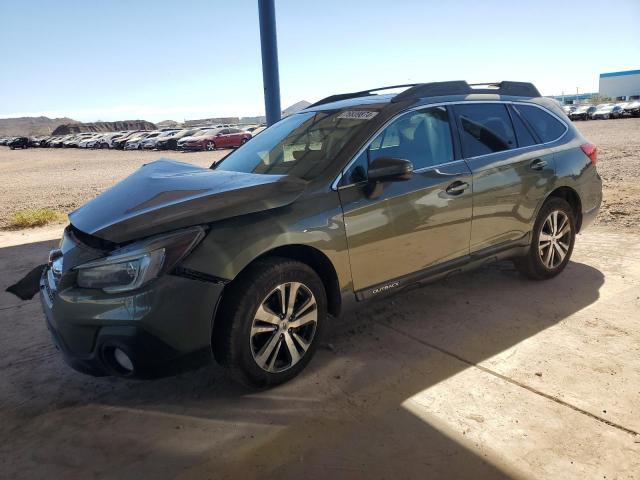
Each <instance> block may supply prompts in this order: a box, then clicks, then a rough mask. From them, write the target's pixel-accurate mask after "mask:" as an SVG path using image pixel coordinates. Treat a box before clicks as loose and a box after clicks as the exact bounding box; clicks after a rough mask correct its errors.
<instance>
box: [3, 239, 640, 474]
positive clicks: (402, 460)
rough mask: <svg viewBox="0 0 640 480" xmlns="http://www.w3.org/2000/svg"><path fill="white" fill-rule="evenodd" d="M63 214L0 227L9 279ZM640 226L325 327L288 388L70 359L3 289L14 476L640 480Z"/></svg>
mask: <svg viewBox="0 0 640 480" xmlns="http://www.w3.org/2000/svg"><path fill="white" fill-rule="evenodd" d="M59 235H60V227H57V228H51V227H49V228H45V229H36V230H29V231H20V232H0V271H2V272H4V275H3V276H2V277H0V289H1V290H4V288H5V287H6V285H8V284H9V283H11V282H13V281H14V280H15V279H17V278H20V277H21V276H22V275H24V274H25V273H26V272H27V271H29V270H30V269H31V268H32V267H33V266H34V265H36V264H37V263H40V262H42V261H44V259H45V258H46V255H47V252H48V250H49V249H50V248H52V247H53V246H54V245H55V244H56V243H57V238H58V237H59ZM638 258H640V235H638V234H637V233H632V232H630V231H629V230H626V229H625V230H620V231H618V232H612V231H611V229H609V228H603V227H599V228H592V229H587V230H585V232H584V233H583V234H581V235H580V236H579V237H578V240H577V243H576V248H575V250H574V255H573V259H572V262H571V263H570V264H569V265H568V267H567V269H566V271H565V272H563V274H562V275H561V276H559V277H557V278H556V279H553V280H551V281H548V282H531V281H527V280H525V279H523V278H522V277H521V276H520V275H518V274H517V273H516V272H515V271H514V269H513V267H512V266H511V264H509V263H500V264H496V265H493V266H488V267H485V268H483V269H481V270H478V271H475V272H472V273H470V274H466V275H460V276H457V277H453V278H450V279H448V280H446V281H441V282H438V283H435V284H432V285H429V286H426V287H424V288H419V289H414V290H411V291H407V292H403V293H399V294H397V295H396V296H394V297H392V298H389V299H385V300H381V301H378V302H376V303H372V304H370V305H368V306H365V307H364V308H363V310H361V311H360V312H358V313H357V314H354V315H349V316H345V317H343V318H341V319H339V320H330V323H329V325H328V329H327V336H326V337H325V338H324V341H323V345H324V347H323V348H322V349H320V350H319V352H318V355H317V356H316V357H315V358H314V360H313V362H311V364H310V365H309V367H308V368H307V369H306V370H305V372H304V373H303V374H302V375H301V376H300V377H298V378H296V379H295V380H293V381H292V382H290V383H288V384H286V385H283V386H280V387H278V388H275V389H272V390H268V391H264V392H249V391H246V390H243V389H241V388H239V387H237V386H235V385H233V384H232V383H230V381H229V380H228V379H227V378H226V376H225V374H224V372H222V371H221V370H220V369H219V368H218V367H216V366H215V365H212V366H210V367H205V368H202V369H200V370H197V371H194V372H189V373H185V374H183V375H180V376H177V377H172V378H166V379H160V380H155V381H126V380H122V379H117V378H92V377H88V376H85V375H82V374H80V373H77V372H74V371H73V370H71V369H70V368H69V367H67V366H66V365H65V364H64V363H63V361H62V359H61V357H60V354H59V352H57V351H56V350H55V348H54V347H53V345H52V343H51V340H50V339H49V335H48V332H47V330H46V327H45V324H44V321H43V319H42V312H41V310H40V305H39V302H38V301H37V300H33V301H29V302H19V301H17V300H16V299H15V298H14V297H11V296H9V295H8V294H6V293H5V292H4V291H1V292H0V323H1V324H2V325H3V326H4V328H3V334H2V335H0V352H2V353H1V354H0V477H1V478H11V479H23V478H24V479H31V478H45V477H46V478H78V479H80V478H114V479H128V478H131V479H139V478H153V479H169V478H184V479H191V478H193V479H206V478H210V479H214V478H215V479H223V478H229V479H236V478H242V479H253V478H256V479H264V478H279V479H289V478H291V479H294V478H305V479H326V478H349V479H350V478H354V479H360V478H366V479H392V478H393V479H395V478H398V479H400V478H456V479H474V480H478V479H491V480H494V479H499V478H540V479H553V480H556V479H563V480H570V479H576V480H584V479H585V478H589V479H592V478H599V479H603V478H604V479H634V478H639V477H638V472H640V435H638V432H640V415H638V413H639V410H638V405H640V392H639V391H638V385H640V347H639V345H640V317H639V316H638V311H640V297H639V296H638V291H639V287H640V263H639V262H638Z"/></svg>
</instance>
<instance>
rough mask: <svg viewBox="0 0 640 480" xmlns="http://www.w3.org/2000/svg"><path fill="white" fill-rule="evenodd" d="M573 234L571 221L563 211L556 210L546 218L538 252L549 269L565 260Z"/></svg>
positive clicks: (539, 239)
mask: <svg viewBox="0 0 640 480" xmlns="http://www.w3.org/2000/svg"><path fill="white" fill-rule="evenodd" d="M571 234H572V233H571V222H569V217H568V216H567V214H566V213H564V212H563V211H561V210H554V211H553V212H551V213H550V214H549V216H548V217H547V218H546V219H545V221H544V223H543V224H542V229H541V230H540V236H539V238H538V252H539V254H540V259H541V260H542V263H543V264H544V266H545V267H547V268H548V269H549V270H553V269H554V268H556V267H558V265H560V264H561V263H562V262H563V261H564V259H565V257H566V256H567V253H568V252H569V246H570V245H571Z"/></svg>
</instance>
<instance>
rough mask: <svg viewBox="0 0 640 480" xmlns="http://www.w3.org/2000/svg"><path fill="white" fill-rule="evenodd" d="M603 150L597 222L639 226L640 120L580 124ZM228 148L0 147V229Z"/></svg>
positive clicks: (205, 162) (204, 162)
mask: <svg viewBox="0 0 640 480" xmlns="http://www.w3.org/2000/svg"><path fill="white" fill-rule="evenodd" d="M575 125H576V126H577V127H578V128H579V130H580V131H581V132H582V133H583V134H584V135H585V137H586V138H587V139H589V140H590V141H592V142H594V143H596V144H597V145H598V149H599V159H600V160H599V164H598V170H599V171H600V173H601V175H602V178H603V180H604V203H603V206H602V211H601V214H600V216H599V217H598V220H597V223H598V224H604V225H610V226H612V227H614V228H618V227H621V228H625V227H637V226H638V225H639V224H640V118H632V119H624V120H608V121H605V120H601V121H589V122H576V124H575ZM227 152H228V151H227V150H220V151H216V152H213V153H209V152H198V153H186V154H183V153H177V152H138V151H133V152H124V151H119V150H115V151H103V150H97V151H94V150H79V149H30V150H14V151H11V150H9V149H8V148H7V147H0V168H2V182H0V228H2V227H5V226H6V225H7V220H8V218H9V216H10V214H11V213H12V212H14V211H16V210H21V209H24V208H30V207H37V208H39V207H50V208H54V209H56V210H60V211H62V212H65V213H68V212H69V211H71V210H73V209H74V208H76V207H78V206H80V205H81V204H83V203H84V202H86V201H87V200H89V199H91V198H93V197H95V196H96V195H97V194H98V193H100V192H101V191H103V190H104V189H106V188H108V187H109V186H111V185H113V184H114V183H115V182H117V181H118V180H121V179H122V178H124V177H126V176H127V175H129V174H130V173H132V172H133V171H134V170H136V169H137V168H138V167H140V165H142V164H144V163H148V162H151V161H153V160H157V159H158V158H161V157H168V158H174V159H177V160H181V161H186V162H191V163H194V164H196V165H200V166H207V167H208V166H209V165H211V163H213V162H214V161H217V160H218V159H220V158H221V157H222V156H224V155H225V154H226V153H227Z"/></svg>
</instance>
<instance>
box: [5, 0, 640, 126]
mask: <svg viewBox="0 0 640 480" xmlns="http://www.w3.org/2000/svg"><path fill="white" fill-rule="evenodd" d="M276 15H277V23H278V48H279V57H280V85H281V95H282V106H283V108H284V107H286V106H288V105H290V104H291V103H294V102H296V101H298V100H301V99H306V100H309V101H313V100H317V99H319V98H321V97H323V96H326V95H330V94H332V93H336V92H345V91H352V90H359V89H365V88H369V87H376V86H381V85H390V84H397V83H408V82H421V81H438V80H458V79H465V80H468V81H470V82H483V81H495V80H501V79H509V80H526V81H532V82H534V83H535V84H536V85H537V86H538V88H539V89H540V90H541V92H542V93H543V94H560V93H561V92H562V91H563V90H564V91H565V93H573V92H575V91H576V87H578V88H579V89H580V91H581V92H584V91H597V88H598V75H599V73H601V72H609V71H618V70H628V69H638V68H640V33H639V32H640V0H608V1H606V2H605V1H594V0H583V1H578V0H576V1H562V0H554V1H551V0H538V1H536V0H530V1H515V0H483V1H477V0H457V1H449V2H446V1H444V0H437V1H435V0H434V1H431V0H422V1H412V0H406V1H404V0H395V1H386V2H382V1H376V0H358V1H350V0H340V1H334V0H316V1H311V0H298V1H295V0H276ZM0 19H1V20H2V25H1V26H0V52H1V57H2V63H1V66H0V117H11V116H23V115H40V114H43V115H48V116H70V117H72V118H75V119H78V120H83V121H94V120H117V119H133V118H144V119H148V120H151V121H159V120H164V119H168V118H170V119H174V120H183V119H185V118H187V119H188V118H203V117H208V116H221V115H255V114H261V113H263V112H264V105H263V97H262V73H261V64H260V39H259V31H258V12H257V0H234V1H230V0H225V1H221V0H208V1H207V0H202V1H200V0H183V1H176V0H173V1H160V0H155V1H147V0H136V1H132V0H129V1H125V0H102V1H86V0H85V1H75V0H52V1H49V0H39V1H35V0H33V1H30V0H0Z"/></svg>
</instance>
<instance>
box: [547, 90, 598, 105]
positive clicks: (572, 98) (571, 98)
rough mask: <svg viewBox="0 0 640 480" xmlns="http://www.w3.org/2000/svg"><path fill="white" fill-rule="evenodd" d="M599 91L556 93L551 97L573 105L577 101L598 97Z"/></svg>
mask: <svg viewBox="0 0 640 480" xmlns="http://www.w3.org/2000/svg"><path fill="white" fill-rule="evenodd" d="M597 96H598V93H597V92H592V93H574V94H573V95H554V96H552V97H551V98H554V99H556V100H557V101H559V102H560V103H562V104H563V105H573V104H577V103H585V102H588V101H589V100H591V99H592V98H594V97H597Z"/></svg>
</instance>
